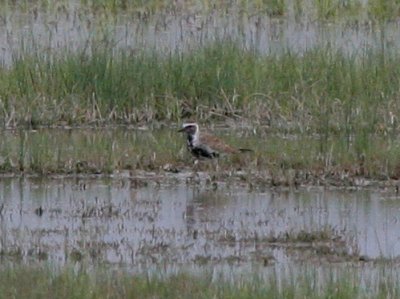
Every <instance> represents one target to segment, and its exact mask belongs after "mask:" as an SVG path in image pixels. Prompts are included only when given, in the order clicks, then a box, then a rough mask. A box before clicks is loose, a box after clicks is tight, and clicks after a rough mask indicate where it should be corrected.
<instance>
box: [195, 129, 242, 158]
mask: <svg viewBox="0 0 400 299" xmlns="http://www.w3.org/2000/svg"><path fill="white" fill-rule="evenodd" d="M200 143H201V144H203V145H206V146H208V147H209V148H211V149H212V150H213V151H216V152H221V153H227V154H233V153H237V152H238V150H237V149H236V148H234V147H232V146H230V145H228V144H226V143H225V142H223V141H222V140H221V139H219V138H218V137H216V136H213V135H209V134H202V135H201V137H200Z"/></svg>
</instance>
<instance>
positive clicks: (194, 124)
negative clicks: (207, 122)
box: [182, 123, 197, 128]
mask: <svg viewBox="0 0 400 299" xmlns="http://www.w3.org/2000/svg"><path fill="white" fill-rule="evenodd" d="M189 126H197V124H196V123H185V124H183V125H182V127H184V128H185V127H189Z"/></svg>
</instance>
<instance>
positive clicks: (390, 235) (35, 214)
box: [0, 178, 400, 271]
mask: <svg viewBox="0 0 400 299" xmlns="http://www.w3.org/2000/svg"><path fill="white" fill-rule="evenodd" d="M399 209H400V200H399V197H397V196H396V195H395V193H392V192H389V191H382V190H358V191H354V190H353V191H349V190H327V189H324V188H316V187H315V188H309V189H301V190H266V191H249V190H247V189H246V188H245V187H241V186H240V185H237V186H229V187H227V186H224V185H223V184H221V185H220V186H219V187H218V188H217V190H215V189H213V188H211V187H207V186H206V185H204V186H202V185H200V186H192V185H187V184H186V183H184V182H181V183H174V184H172V183H171V184H165V185H162V184H161V185H160V184H156V183H152V182H149V183H148V184H146V185H143V186H142V184H141V183H139V181H138V180H137V179H132V178H120V179H66V178H64V179H61V178H60V179H33V178H31V179H28V178H18V179H17V178H2V179H1V180H0V233H1V235H0V253H1V260H2V261H3V262H4V261H7V262H12V263H14V262H29V261H32V260H34V261H38V260H39V261H41V260H45V261H49V262H51V263H52V264H59V265H64V264H67V263H80V262H85V263H88V264H93V265H98V264H107V265H114V266H124V267H127V268H129V269H131V270H132V271H136V270H137V271H141V270H142V269H146V268H151V267H153V266H165V267H175V268H176V267H178V268H179V267H185V266H196V267H209V266H221V267H223V266H225V265H235V267H237V268H241V267H243V268H249V267H254V266H257V267H258V266H262V267H267V268H268V267H275V268H280V267H283V268H284V267H286V266H287V264H288V263H290V264H293V263H296V262H301V263H311V264H316V263H318V264H321V263H326V262H328V263H331V262H335V263H345V262H348V261H352V262H354V261H356V262H360V260H362V261H364V262H365V261H368V260H377V259H379V260H382V258H383V259H384V260H389V259H393V260H396V259H397V258H398V257H399V256H400V239H399V237H400V221H399V217H400V216H399V215H400V213H399Z"/></svg>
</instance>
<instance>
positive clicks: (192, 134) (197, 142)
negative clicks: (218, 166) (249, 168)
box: [178, 123, 252, 159]
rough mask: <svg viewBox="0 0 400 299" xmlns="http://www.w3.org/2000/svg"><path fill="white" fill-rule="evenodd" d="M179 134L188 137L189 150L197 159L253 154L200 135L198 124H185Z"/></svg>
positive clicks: (215, 138) (216, 138)
mask: <svg viewBox="0 0 400 299" xmlns="http://www.w3.org/2000/svg"><path fill="white" fill-rule="evenodd" d="M178 132H185V133H186V136H187V148H188V150H189V151H190V152H191V153H192V155H193V156H195V157H196V158H209V159H212V158H217V157H219V155H220V154H236V153H240V152H251V151H252V150H250V149H245V148H234V147H232V146H230V145H228V144H226V143H224V142H223V141H222V140H220V139H219V138H218V137H216V136H213V135H209V134H206V133H200V130H199V125H198V124H197V123H185V124H183V126H182V129H180V130H179V131H178Z"/></svg>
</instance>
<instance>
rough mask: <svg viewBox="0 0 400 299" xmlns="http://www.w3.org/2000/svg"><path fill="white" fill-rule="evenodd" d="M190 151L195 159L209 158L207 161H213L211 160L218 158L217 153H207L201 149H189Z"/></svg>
mask: <svg viewBox="0 0 400 299" xmlns="http://www.w3.org/2000/svg"><path fill="white" fill-rule="evenodd" d="M190 151H191V152H192V154H193V155H194V156H195V157H196V158H209V159H213V158H217V157H218V156H219V154H218V153H217V152H210V151H207V150H205V149H203V148H201V147H192V148H191V149H190Z"/></svg>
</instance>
